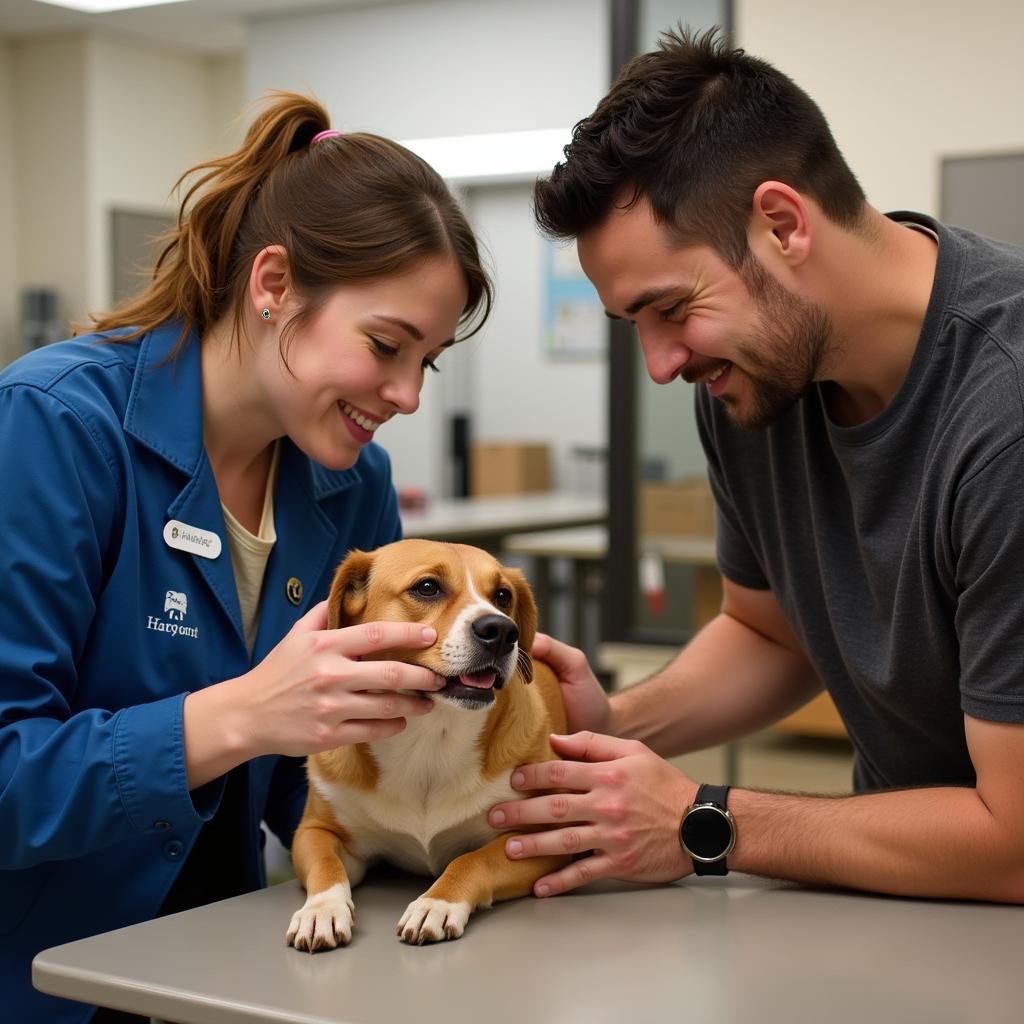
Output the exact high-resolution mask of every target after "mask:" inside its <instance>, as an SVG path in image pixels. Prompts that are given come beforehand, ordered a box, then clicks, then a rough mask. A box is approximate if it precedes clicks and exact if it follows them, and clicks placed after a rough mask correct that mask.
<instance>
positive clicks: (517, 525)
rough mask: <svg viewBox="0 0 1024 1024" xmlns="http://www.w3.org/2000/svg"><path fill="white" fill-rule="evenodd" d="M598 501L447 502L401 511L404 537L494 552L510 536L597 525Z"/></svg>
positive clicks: (562, 497) (546, 497)
mask: <svg viewBox="0 0 1024 1024" xmlns="http://www.w3.org/2000/svg"><path fill="white" fill-rule="evenodd" d="M606 515H607V503H606V502H605V500H604V498H596V497H588V496H585V495H578V494H563V493H561V492H558V491H549V492H543V493H540V494H519V495H515V496H514V497H507V498H450V499H447V500H439V501H432V502H431V503H430V504H429V505H428V506H427V508H426V509H424V510H422V511H414V510H408V509H403V510H402V529H403V531H404V533H405V536H406V537H426V538H428V539H430V540H447V541H457V542H464V543H466V544H477V545H480V546H481V547H488V548H491V549H492V550H497V549H498V548H500V546H501V543H502V541H503V540H504V538H505V537H507V536H508V535H509V534H511V533H519V532H525V531H531V530H553V529H556V528H559V527H564V526H586V525H589V524H592V523H603V522H604V521H605V517H606Z"/></svg>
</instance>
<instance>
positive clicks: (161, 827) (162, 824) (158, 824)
mask: <svg viewBox="0 0 1024 1024" xmlns="http://www.w3.org/2000/svg"><path fill="white" fill-rule="evenodd" d="M170 827H171V823H170V822H169V821H163V820H160V821H154V822H153V828H155V829H156V830H157V831H158V832H166V831H167V830H168V829H169V828H170Z"/></svg>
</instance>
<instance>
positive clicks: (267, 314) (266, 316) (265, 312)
mask: <svg viewBox="0 0 1024 1024" xmlns="http://www.w3.org/2000/svg"><path fill="white" fill-rule="evenodd" d="M260 316H261V317H263V319H264V320H269V319H270V310H269V309H267V307H266V306H264V307H263V312H262V313H260Z"/></svg>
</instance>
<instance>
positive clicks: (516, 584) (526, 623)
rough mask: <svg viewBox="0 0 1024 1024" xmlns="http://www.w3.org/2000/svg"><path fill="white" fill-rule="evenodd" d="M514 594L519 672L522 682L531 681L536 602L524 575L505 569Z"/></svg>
mask: <svg viewBox="0 0 1024 1024" xmlns="http://www.w3.org/2000/svg"><path fill="white" fill-rule="evenodd" d="M505 575H506V576H508V579H509V582H510V583H511V584H512V589H513V590H514V591H515V594H516V614H515V619H516V625H517V626H518V627H519V674H520V675H521V676H522V677H523V682H526V683H532V682H533V657H532V656H531V654H530V651H531V649H532V648H533V640H534V637H536V635H537V604H536V602H535V601H534V600H533V594H532V593H531V592H530V585H529V583H527V582H526V577H525V576H524V575H523V574H522V573H521V572H520V571H519V570H518V569H506V570H505Z"/></svg>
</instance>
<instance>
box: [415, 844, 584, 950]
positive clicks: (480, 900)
mask: <svg viewBox="0 0 1024 1024" xmlns="http://www.w3.org/2000/svg"><path fill="white" fill-rule="evenodd" d="M507 839H508V836H507V835H500V836H498V837H497V838H496V839H492V840H491V842H489V843H488V844H487V845H486V846H481V847H480V849H479V850H473V851H472V852H471V853H464V854H463V855H462V856H461V857H456V858H455V860H453V861H452V862H451V863H450V864H449V865H448V867H447V868H445V870H444V872H443V873H442V874H441V876H440V877H439V878H438V879H437V881H436V882H434V884H433V885H432V886H431V887H430V888H429V889H428V890H427V891H426V892H425V893H424V894H423V895H422V896H420V897H419V899H415V900H413V901H412V903H410V904H409V906H408V907H406V908H405V913H404V914H403V915H402V918H401V920H400V921H399V922H398V928H397V929H396V930H397V932H398V937H399V938H400V939H401V940H402V941H403V942H409V943H413V944H415V945H418V946H422V945H423V944H424V943H427V942H441V941H443V940H445V939H457V938H458V937H459V936H460V935H461V934H462V933H463V931H464V930H465V928H466V922H467V921H468V920H469V915H470V914H472V913H473V911H474V910H476V908H477V907H489V906H490V905H491V904H492V903H495V902H500V901H501V900H514V899H517V898H518V897H520V896H526V895H527V894H529V893H530V892H531V891H532V890H533V883H534V882H536V881H537V879H538V878H540V877H541V875H546V874H547V873H548V872H550V871H557V870H558V868H560V867H562V866H563V865H564V864H567V863H568V862H569V861H570V860H571V859H572V858H571V857H529V858H527V859H525V860H509V859H508V857H507V856H506V855H505V842H506V840H507Z"/></svg>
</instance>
